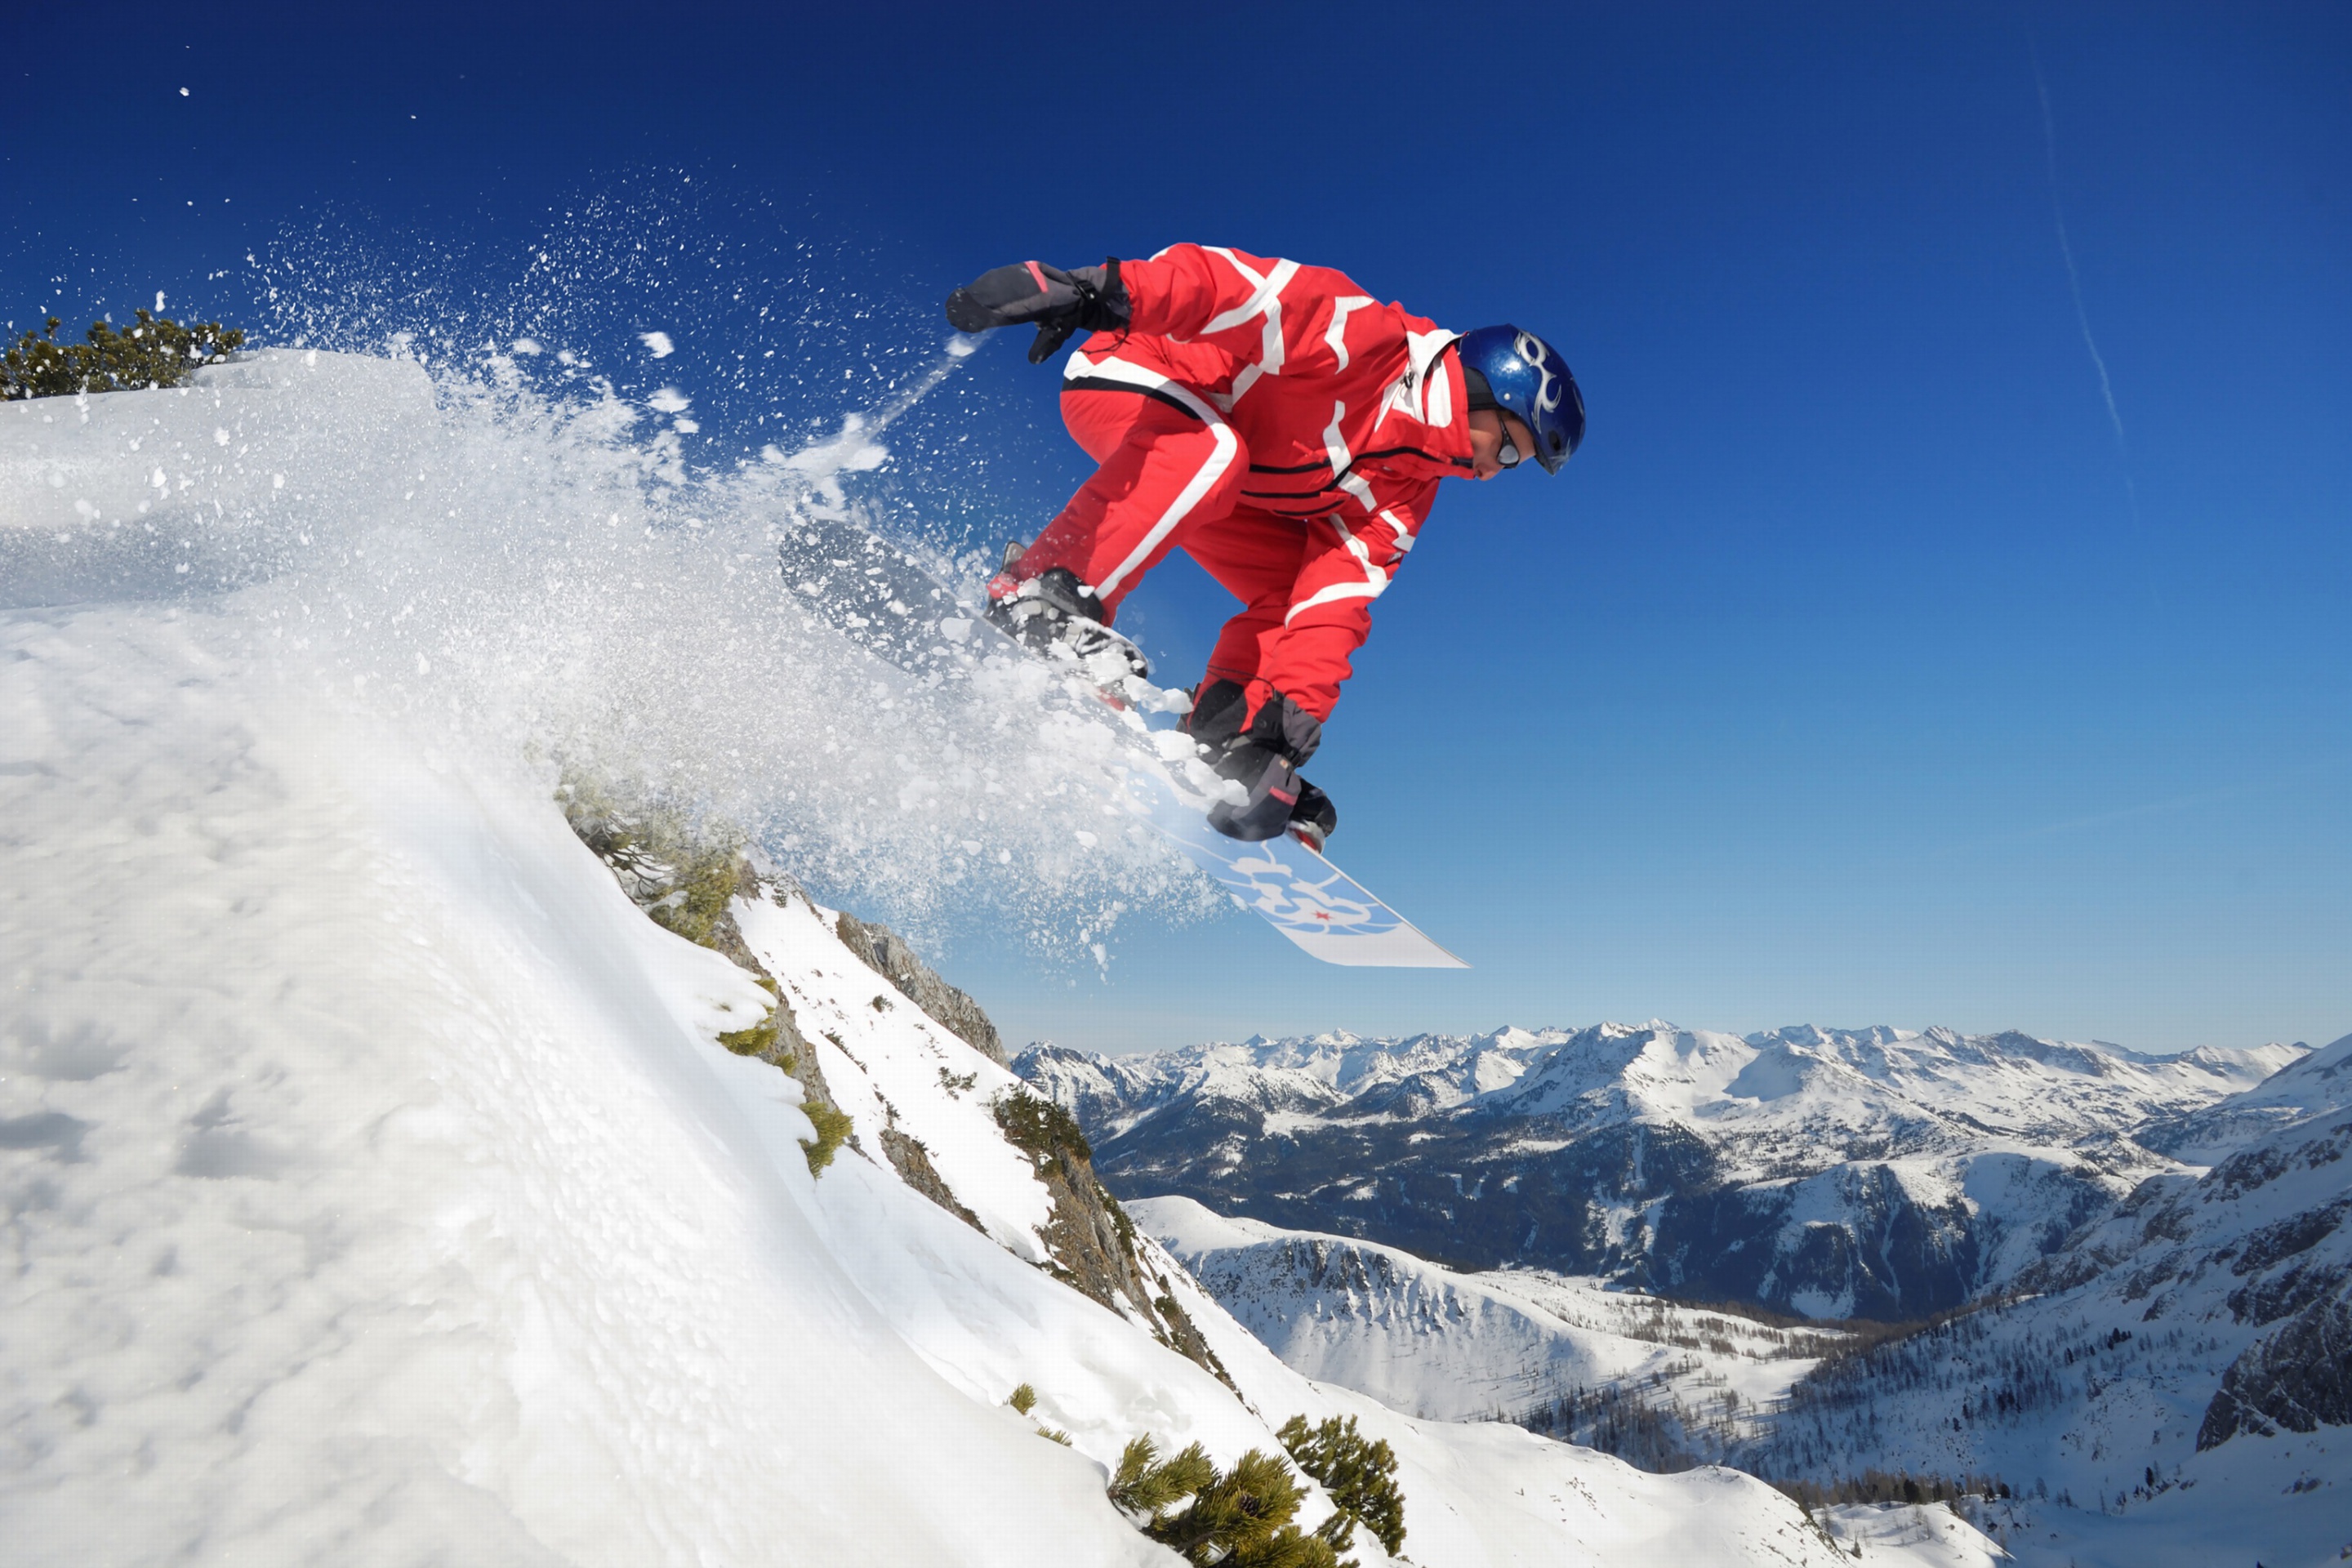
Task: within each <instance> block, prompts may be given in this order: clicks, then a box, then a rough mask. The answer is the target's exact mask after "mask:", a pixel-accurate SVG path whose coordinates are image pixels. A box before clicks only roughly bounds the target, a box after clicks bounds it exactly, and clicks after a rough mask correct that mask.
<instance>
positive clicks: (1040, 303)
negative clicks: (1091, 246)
mask: <svg viewBox="0 0 2352 1568" xmlns="http://www.w3.org/2000/svg"><path fill="white" fill-rule="evenodd" d="M948 321H949V322H950V324H952V325H953V326H954V328H955V330H956V331H960V332H984V331H988V330H989V329H990V328H992V327H1012V326H1018V325H1020V324H1022V323H1023V322H1034V323H1036V327H1037V341H1036V342H1034V343H1031V344H1030V345H1029V363H1031V364H1043V363H1045V361H1046V359H1047V358H1048V357H1049V356H1050V355H1051V354H1052V353H1054V351H1055V349H1058V348H1060V347H1061V346H1062V345H1063V344H1064V343H1066V342H1069V341H1070V335H1071V334H1072V333H1073V332H1076V331H1078V330H1079V329H1080V328H1084V329H1085V330H1087V331H1090V332H1115V331H1119V330H1120V329H1121V328H1123V327H1125V326H1126V325H1127V289H1126V286H1125V285H1124V284H1122V283H1120V282H1119V280H1118V258H1117V257H1112V258H1110V259H1109V260H1108V261H1105V262H1104V263H1103V264H1102V265H1101V266H1100V267H1081V268H1077V269H1076V271H1072V272H1065V271H1063V270H1062V269H1061V268H1058V267H1044V266H1040V265H1039V264H1038V263H1036V262H1034V261H1024V262H1021V263H1019V264H1018V265H1016V266H1013V267H1000V268H997V269H996V270H995V271H993V272H983V273H982V274H981V275H980V276H979V277H977V278H975V279H972V280H971V282H969V283H967V284H965V285H964V286H963V287H962V288H961V289H957V290H956V291H955V292H954V293H952V294H950V295H949V296H948Z"/></svg>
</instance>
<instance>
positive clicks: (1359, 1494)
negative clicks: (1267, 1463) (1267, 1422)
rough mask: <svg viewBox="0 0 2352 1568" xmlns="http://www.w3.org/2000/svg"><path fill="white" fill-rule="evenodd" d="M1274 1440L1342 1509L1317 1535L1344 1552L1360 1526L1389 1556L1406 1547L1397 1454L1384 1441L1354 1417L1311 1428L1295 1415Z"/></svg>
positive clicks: (1333, 1420)
mask: <svg viewBox="0 0 2352 1568" xmlns="http://www.w3.org/2000/svg"><path fill="white" fill-rule="evenodd" d="M1275 1436H1277V1437H1280V1438H1281V1439H1282V1446H1283V1447H1284V1448H1286V1449H1287V1450H1288V1451H1289V1454H1290V1457H1291V1458H1293V1459H1295V1460H1297V1463H1298V1468H1300V1469H1302V1470H1304V1471H1306V1472H1307V1474H1308V1475H1310V1476H1312V1477H1314V1478H1315V1479H1316V1480H1317V1481H1318V1482H1319V1483H1320V1484H1321V1485H1322V1488H1323V1489H1324V1490H1325V1491H1327V1492H1328V1493H1330V1494H1331V1501H1332V1503H1333V1505H1334V1506H1335V1507H1337V1508H1338V1509H1339V1511H1338V1512H1337V1513H1335V1514H1333V1515H1332V1516H1331V1517H1330V1518H1329V1519H1328V1520H1325V1521H1323V1524H1322V1526H1321V1527H1320V1528H1319V1529H1318V1531H1316V1533H1317V1534H1318V1535H1320V1536H1321V1537H1322V1538H1323V1539H1324V1540H1326V1541H1328V1542H1330V1543H1331V1544H1332V1545H1333V1546H1335V1547H1337V1548H1338V1549H1339V1551H1341V1552H1345V1551H1346V1550H1347V1549H1348V1546H1349V1542H1353V1541H1354V1540H1355V1539H1356V1526H1358V1525H1359V1524H1360V1525H1362V1526H1363V1527H1364V1528H1365V1529H1366V1530H1369V1531H1371V1532H1372V1536H1373V1539H1375V1540H1377V1541H1378V1542H1380V1543H1381V1550H1382V1551H1384V1552H1387V1553H1388V1554H1389V1555H1390V1556H1391V1557H1393V1556H1395V1555H1396V1554H1397V1553H1398V1552H1401V1551H1402V1550H1403V1549H1404V1494H1403V1493H1402V1492H1400V1491H1399V1490H1397V1484H1396V1468H1397V1462H1396V1451H1395V1450H1394V1449H1392V1448H1391V1447H1389V1446H1388V1444H1387V1442H1386V1441H1385V1440H1383V1441H1381V1442H1371V1441H1369V1440H1368V1439H1366V1438H1365V1437H1364V1436H1363V1435H1362V1434H1360V1433H1359V1432H1358V1431H1357V1430H1356V1418H1355V1417H1354V1416H1352V1415H1350V1416H1348V1417H1347V1418H1346V1419H1344V1420H1342V1419H1341V1418H1340V1417H1339V1416H1337V1415H1334V1416H1332V1417H1331V1418H1330V1419H1328V1420H1327V1421H1325V1422H1323V1423H1322V1424H1320V1425H1319V1426H1312V1427H1310V1426H1307V1417H1306V1416H1304V1415H1294V1416H1292V1417H1291V1418H1290V1419H1289V1420H1287V1421H1286V1422H1284V1423H1283V1424H1282V1430H1281V1431H1279V1432H1277V1433H1276V1434H1275Z"/></svg>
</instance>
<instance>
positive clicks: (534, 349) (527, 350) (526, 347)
mask: <svg viewBox="0 0 2352 1568" xmlns="http://www.w3.org/2000/svg"><path fill="white" fill-rule="evenodd" d="M509 346H510V347H512V348H513V350H514V352H515V353H519V354H537V353H546V352H547V351H546V350H545V349H542V348H541V347H540V346H539V340H538V339H537V338H517V339H516V340H515V341H514V342H513V343H512V344H511V345H509Z"/></svg>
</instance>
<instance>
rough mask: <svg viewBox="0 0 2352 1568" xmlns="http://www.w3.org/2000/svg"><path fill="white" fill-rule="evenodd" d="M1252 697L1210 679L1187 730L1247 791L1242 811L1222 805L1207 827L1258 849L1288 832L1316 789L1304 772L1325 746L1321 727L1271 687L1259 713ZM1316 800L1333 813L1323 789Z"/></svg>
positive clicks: (1200, 693)
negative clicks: (1307, 792)
mask: <svg viewBox="0 0 2352 1568" xmlns="http://www.w3.org/2000/svg"><path fill="white" fill-rule="evenodd" d="M1249 697H1250V694H1249V691H1248V689H1246V688H1244V687H1243V686H1242V685H1241V684H1240V683H1238V682H1236V681H1231V680H1217V681H1204V682H1203V683H1202V686H1201V689H1200V690H1199V691H1198V692H1197V693H1195V694H1194V696H1193V699H1192V713H1191V715H1190V716H1189V717H1188V718H1187V719H1186V720H1185V728H1186V729H1187V730H1188V731H1191V732H1192V739H1193V740H1195V741H1197V742H1200V743H1201V744H1202V746H1203V747H1204V748H1206V750H1207V752H1208V762H1209V765H1210V766H1211V767H1213V768H1214V769H1216V770H1217V773H1218V775H1219V776H1220V777H1223V778H1228V779H1231V780H1233V781H1234V783H1235V784H1240V785H1241V786H1242V787H1243V788H1244V789H1245V790H1247V791H1248V792H1249V799H1248V800H1247V801H1245V802H1244V804H1242V805H1230V804H1228V803H1226V802H1224V801H1219V802H1218V803H1217V804H1216V805H1213V806H1211V807H1210V808H1209V826H1212V827H1213V828H1215V829H1216V830H1217V831H1218V832H1220V833H1222V834H1223V835H1224V836H1225V837H1228V838H1239V839H1244V840H1246V841H1248V842H1251V843H1255V842H1256V841H1258V840H1259V839H1264V838H1272V837H1276V835H1277V834H1280V833H1283V832H1286V830H1287V829H1288V828H1289V826H1290V818H1291V815H1292V813H1293V812H1294V811H1296V810H1297V808H1298V806H1299V805H1301V804H1302V798H1301V792H1302V790H1309V789H1314V786H1313V785H1312V784H1306V783H1305V782H1304V781H1302V780H1301V779H1300V778H1299V776H1298V770H1299V768H1300V767H1301V766H1302V765H1304V764H1305V763H1306V762H1307V759H1308V758H1309V757H1312V756H1313V755H1314V754H1315V749H1316V748H1317V747H1318V746H1320V745H1321V744H1322V743H1323V722H1322V721H1321V720H1319V719H1318V718H1316V717H1315V715H1314V714H1312V713H1309V712H1308V711H1307V710H1305V709H1304V708H1301V707H1300V706H1298V704H1297V703H1296V702H1293V701H1292V700H1290V699H1289V698H1287V697H1286V696H1284V695H1283V694H1282V693H1281V692H1279V691H1276V690H1273V689H1265V694H1264V698H1263V700H1261V701H1259V703H1258V705H1257V711H1256V712H1255V713H1253V712H1251V711H1250V704H1249ZM1315 795H1316V796H1317V797H1318V798H1320V799H1322V802H1323V808H1324V809H1326V810H1328V808H1329V805H1330V802H1329V799H1328V797H1326V796H1324V795H1323V792H1322V791H1320V790H1315ZM1332 820H1333V822H1334V823H1336V822H1337V821H1338V814H1337V813H1333V814H1332Z"/></svg>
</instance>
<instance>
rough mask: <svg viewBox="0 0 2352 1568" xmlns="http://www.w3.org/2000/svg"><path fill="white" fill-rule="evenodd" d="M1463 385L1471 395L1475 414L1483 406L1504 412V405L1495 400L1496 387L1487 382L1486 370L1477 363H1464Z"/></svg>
mask: <svg viewBox="0 0 2352 1568" xmlns="http://www.w3.org/2000/svg"><path fill="white" fill-rule="evenodd" d="M1462 385H1463V388H1464V390H1465V391H1466V392H1468V393H1469V395H1470V412H1471V413H1473V414H1475V413H1477V412H1478V411H1479V410H1480V409H1482V408H1485V409H1491V410H1493V411H1494V412H1496V413H1497V414H1499V413H1501V412H1502V408H1503V405H1501V404H1499V403H1497V402H1496V401H1495V389H1494V387H1493V386H1491V385H1489V384H1487V381H1486V372H1485V371H1482V370H1480V369H1478V368H1477V367H1476V366H1475V365H1466V364H1465V365H1464V366H1463V367H1462Z"/></svg>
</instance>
